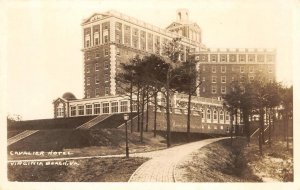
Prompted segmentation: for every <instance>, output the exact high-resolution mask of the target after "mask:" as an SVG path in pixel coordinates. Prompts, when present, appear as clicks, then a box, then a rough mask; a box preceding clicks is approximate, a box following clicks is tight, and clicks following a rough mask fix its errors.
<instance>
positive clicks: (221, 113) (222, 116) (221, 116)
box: [220, 111, 224, 123]
mask: <svg viewBox="0 0 300 190" xmlns="http://www.w3.org/2000/svg"><path fill="white" fill-rule="evenodd" d="M221 122H222V123H223V122H224V112H223V111H220V123H221Z"/></svg>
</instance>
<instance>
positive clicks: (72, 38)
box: [1, 0, 299, 119]
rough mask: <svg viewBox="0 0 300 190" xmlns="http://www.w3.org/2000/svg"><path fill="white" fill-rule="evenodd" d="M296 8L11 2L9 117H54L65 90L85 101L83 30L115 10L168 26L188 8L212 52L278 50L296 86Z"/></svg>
mask: <svg viewBox="0 0 300 190" xmlns="http://www.w3.org/2000/svg"><path fill="white" fill-rule="evenodd" d="M295 2H296V1H292V0H290V1H288V0H272V1H267V0H265V1H264V0H259V1H255V0H251V1H245V0H232V1H229V0H223V1H218V0H214V1H210V0H201V1H200V0H199V1H196V0H193V1H187V0H185V1H166V0H165V1H163V0H159V1H154V0H151V1H129V0H128V1H112V0H111V1H100V0H98V1H50V0H49V1H7V2H6V4H5V11H4V16H6V17H5V18H6V20H4V21H5V22H2V24H3V25H4V28H5V30H4V33H2V34H4V35H2V37H3V36H4V40H5V41H6V46H4V51H3V52H4V54H3V55H4V56H3V57H4V58H3V57H2V61H3V60H4V61H5V63H7V64H5V65H4V66H3V65H2V67H1V68H2V77H1V79H2V81H3V78H5V80H6V81H7V83H6V88H7V90H6V92H7V94H6V98H7V100H6V101H5V102H6V104H7V106H6V107H7V112H8V113H9V114H20V115H21V116H22V117H23V119H36V118H51V117H53V106H52V101H53V100H54V99H55V98H57V97H60V96H62V94H63V93H64V92H67V91H69V92H72V93H74V94H75V96H76V97H77V98H82V97H83V56H82V52H81V48H82V36H81V34H82V33H81V32H82V31H81V26H80V24H81V22H82V20H83V19H84V18H87V17H89V16H91V15H92V14H93V13H95V12H99V13H101V12H104V11H108V10H116V11H119V12H121V13H124V14H127V15H129V16H132V17H135V18H138V19H140V20H142V21H145V22H148V23H150V24H153V25H156V26H158V27H161V28H165V27H166V26H167V25H168V24H170V23H171V22H172V21H174V20H175V19H176V10H177V9H179V8H186V9H188V10H189V13H190V20H192V21H194V22H197V23H198V25H199V26H200V27H201V28H202V40H203V43H204V44H205V45H206V46H207V47H210V48H276V49H277V71H278V72H277V79H278V80H279V81H282V82H284V83H286V84H292V81H293V72H292V71H293V69H292V65H293V62H295V60H294V59H292V56H293V54H292V53H293V52H296V51H295V47H294V48H293V42H294V41H295V40H294V39H295V36H296V35H297V34H296V33H295V31H296V29H295V20H294V19H293V18H295V12H296V8H295V5H297V6H298V5H299V4H295ZM298 2H299V1H298ZM1 14H3V12H2V13H1ZM298 16H299V14H298ZM2 32H3V31H2ZM5 41H3V42H5ZM4 44H5V43H4ZM2 45H3V44H2ZM2 47H3V46H2ZM2 49H3V48H2Z"/></svg>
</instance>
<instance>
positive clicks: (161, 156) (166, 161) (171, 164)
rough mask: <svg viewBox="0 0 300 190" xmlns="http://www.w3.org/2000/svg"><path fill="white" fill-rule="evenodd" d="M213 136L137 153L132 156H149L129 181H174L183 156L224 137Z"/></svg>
mask: <svg viewBox="0 0 300 190" xmlns="http://www.w3.org/2000/svg"><path fill="white" fill-rule="evenodd" d="M226 138H228V137H224V138H214V139H206V140H202V141H197V142H193V143H189V144H185V145H181V146H176V147H172V148H169V149H165V150H159V151H154V152H149V153H138V154H133V155H132V156H139V157H150V158H152V159H151V160H149V161H147V162H145V163H144V164H142V165H141V166H140V167H139V168H138V169H137V170H136V171H135V172H134V173H133V174H132V176H131V177H130V179H129V182H175V181H176V179H175V167H176V165H177V163H179V162H180V160H182V159H183V158H184V157H185V156H187V155H189V154H191V153H192V152H194V151H196V150H198V149H200V148H202V147H203V146H205V145H208V144H210V143H213V142H216V141H219V140H222V139H226Z"/></svg>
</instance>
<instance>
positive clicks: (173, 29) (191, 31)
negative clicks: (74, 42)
mask: <svg viewBox="0 0 300 190" xmlns="http://www.w3.org/2000/svg"><path fill="white" fill-rule="evenodd" d="M188 16H189V15H188V11H187V10H178V12H177V21H176V22H173V23H172V24H170V25H169V26H168V27H167V28H166V29H160V28H158V27H155V26H153V25H150V24H147V23H145V22H143V21H140V20H137V19H135V18H132V17H129V16H126V15H123V14H121V13H118V12H114V11H109V12H105V13H102V14H94V15H92V16H91V17H89V18H88V19H86V20H85V21H84V22H83V23H82V29H83V44H84V47H83V49H82V51H83V53H84V67H85V69H84V91H85V98H94V97H99V96H108V95H117V94H119V93H120V92H119V89H118V88H117V85H116V80H115V77H116V74H117V73H118V72H119V69H120V68H119V66H120V63H126V62H128V61H129V59H130V58H133V57H134V56H135V55H137V54H140V55H146V54H162V53H163V52H162V51H163V48H162V46H163V45H164V44H165V43H168V41H171V40H172V39H173V38H175V37H181V38H182V40H181V48H182V50H183V52H184V56H183V57H182V60H183V61H185V60H186V58H187V52H198V51H200V50H201V49H202V48H201V47H202V45H201V29H200V27H199V26H198V25H197V24H196V23H190V22H189V19H188Z"/></svg>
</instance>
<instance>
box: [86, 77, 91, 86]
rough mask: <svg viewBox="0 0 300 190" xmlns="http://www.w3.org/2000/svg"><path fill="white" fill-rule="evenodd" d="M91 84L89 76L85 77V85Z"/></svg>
mask: <svg viewBox="0 0 300 190" xmlns="http://www.w3.org/2000/svg"><path fill="white" fill-rule="evenodd" d="M90 84H91V79H90V77H86V85H90Z"/></svg>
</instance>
